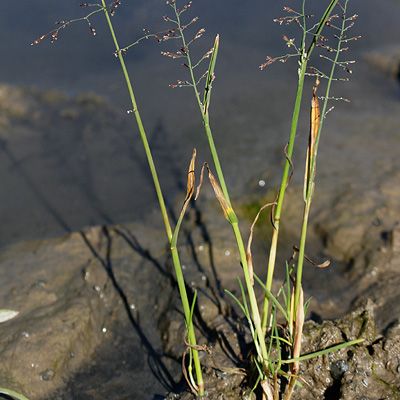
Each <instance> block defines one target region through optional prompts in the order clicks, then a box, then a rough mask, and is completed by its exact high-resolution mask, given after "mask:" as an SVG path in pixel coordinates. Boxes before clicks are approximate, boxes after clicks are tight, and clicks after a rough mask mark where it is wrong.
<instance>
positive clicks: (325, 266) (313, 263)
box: [292, 246, 331, 269]
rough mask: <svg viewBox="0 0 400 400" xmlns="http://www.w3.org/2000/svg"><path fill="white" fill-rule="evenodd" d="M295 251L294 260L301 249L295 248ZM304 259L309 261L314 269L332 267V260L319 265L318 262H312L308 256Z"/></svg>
mask: <svg viewBox="0 0 400 400" xmlns="http://www.w3.org/2000/svg"><path fill="white" fill-rule="evenodd" d="M293 250H294V254H293V256H292V258H293V259H294V256H295V254H296V253H298V252H299V248H298V247H297V246H293ZM304 259H305V260H307V261H308V262H309V263H310V264H311V265H313V266H314V267H317V268H320V269H325V268H328V267H330V265H331V260H325V261H324V262H322V263H319V264H318V263H317V262H315V261H314V260H312V259H311V258H310V257H308V256H307V255H306V254H305V255H304Z"/></svg>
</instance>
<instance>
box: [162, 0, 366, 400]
mask: <svg viewBox="0 0 400 400" xmlns="http://www.w3.org/2000/svg"><path fill="white" fill-rule="evenodd" d="M167 4H168V5H169V6H170V7H171V8H172V10H173V13H172V16H168V17H165V19H166V20H167V21H168V22H170V23H172V24H173V29H172V30H171V31H170V32H172V33H171V36H172V37H174V38H175V39H178V41H180V42H181V43H180V48H179V50H178V51H176V52H163V54H164V55H165V56H167V57H170V58H172V59H183V60H184V61H185V62H184V66H185V67H186V69H187V70H188V79H187V80H180V81H178V82H177V83H176V84H173V85H172V87H190V88H191V89H192V90H193V93H194V97H195V99H196V103H197V105H198V109H199V112H200V117H201V119H202V121H203V125H204V132H205V134H206V137H207V140H208V144H209V149H210V152H211V156H212V159H213V164H214V168H215V170H216V174H217V178H218V179H216V178H215V177H214V176H213V175H212V173H211V171H210V168H208V173H209V180H210V182H211V185H212V187H213V189H214V192H215V195H216V197H217V199H218V201H219V203H220V205H221V207H222V210H223V213H224V216H225V218H226V219H227V220H228V222H229V223H230V224H231V226H232V230H233V233H234V236H235V239H236V244H237V248H238V251H239V255H240V262H241V266H242V269H243V275H244V285H243V284H242V282H241V281H240V280H239V287H240V292H241V300H240V299H238V298H237V297H235V296H234V295H233V294H232V293H230V292H228V294H229V295H230V296H231V297H232V298H233V299H234V301H235V303H236V304H237V305H238V306H239V308H240V309H241V310H242V312H243V313H244V315H245V316H246V319H247V321H248V324H249V328H250V331H251V333H252V336H253V340H254V346H255V349H256V354H257V356H256V357H255V364H256V368H257V370H258V372H259V378H258V381H259V382H260V384H261V387H262V390H263V392H264V395H265V396H266V397H267V399H278V398H279V393H281V394H282V395H283V394H284V398H285V399H287V400H289V399H290V398H291V397H292V393H293V390H294V387H295V384H296V382H297V377H298V372H299V362H300V361H301V360H303V359H304V358H302V357H301V338H302V330H303V324H304V318H305V315H306V308H307V307H306V306H307V305H305V304H304V294H303V290H302V272H303V264H304V259H305V244H306V237H307V229H308V218H309V212H310V208H311V202H312V199H313V194H314V186H315V175H316V165H317V153H318V146H319V139H320V135H321V131H322V127H323V125H324V121H325V118H326V115H327V114H328V112H329V111H330V110H331V109H328V102H329V101H330V100H333V99H335V98H333V97H331V96H330V90H331V85H332V82H333V81H334V80H336V79H340V80H346V79H347V78H336V74H335V70H336V68H337V67H340V68H343V69H345V70H346V71H347V72H351V71H350V70H349V68H348V66H349V64H351V63H352V62H353V61H341V60H340V55H341V53H342V52H343V51H345V50H346V48H345V47H344V46H343V44H344V43H348V42H349V41H351V40H356V39H358V37H348V36H347V31H348V30H349V29H350V28H351V27H352V25H353V24H354V20H355V18H356V16H352V17H347V6H348V0H345V1H344V2H343V3H340V2H339V1H338V0H331V1H330V3H329V4H328V6H327V8H326V9H325V11H324V13H323V15H322V16H321V18H320V19H319V21H318V22H316V23H314V24H312V25H311V26H309V25H308V19H309V18H310V16H309V15H307V14H306V0H303V1H302V7H301V11H299V12H297V11H295V10H293V9H291V8H289V7H285V8H284V9H285V11H286V12H287V15H286V16H284V17H282V18H278V19H276V20H275V22H278V23H279V24H281V25H282V24H290V23H296V24H298V25H299V26H300V28H301V31H302V37H301V42H300V44H299V45H297V44H296V41H295V39H289V38H288V37H287V36H284V40H285V41H286V44H287V46H288V47H289V48H291V49H294V52H293V53H289V54H285V55H283V56H279V57H267V59H266V61H265V62H264V63H263V64H262V65H261V66H260V69H265V68H266V67H267V66H269V65H271V64H272V63H274V62H276V61H280V62H286V61H287V60H288V59H290V58H292V57H295V58H297V60H298V64H299V68H298V84H297V91H296V98H295V104H294V108H293V114H292V122H291V129H290V134H289V140H288V144H287V146H286V147H285V157H286V162H285V165H284V168H283V173H282V179H281V185H280V189H279V192H278V195H277V197H276V201H275V202H273V203H270V204H266V205H264V206H263V207H261V209H260V211H259V213H258V214H257V216H256V219H255V221H254V223H253V225H252V227H251V232H250V237H249V240H248V244H247V248H245V246H244V241H243V238H242V234H241V231H240V229H239V221H238V218H237V216H236V214H235V212H234V209H233V206H232V203H231V200H230V196H229V192H228V188H227V184H226V181H225V178H224V174H223V171H222V167H221V163H220V160H219V156H218V152H217V149H216V146H215V143H214V136H213V133H212V130H211V125H210V111H209V110H210V108H209V105H210V98H211V89H212V84H213V81H214V70H215V66H216V59H217V55H218V48H219V36H217V37H216V39H215V41H214V45H213V47H212V48H211V50H210V51H208V52H206V53H205V54H204V55H202V56H200V57H199V58H198V59H197V60H193V56H192V53H191V50H192V49H191V46H192V45H193V43H194V42H195V41H196V40H197V39H199V38H200V37H201V36H202V35H203V34H204V32H205V30H204V29H203V28H201V29H200V30H197V32H196V33H194V34H192V39H190V40H188V39H186V34H187V32H186V31H187V28H188V27H190V26H192V24H193V23H194V22H196V21H197V18H194V19H192V20H189V22H182V14H183V13H184V12H186V11H187V10H188V8H189V7H190V5H191V4H192V3H191V2H189V3H188V4H187V5H185V6H183V7H181V8H178V6H177V1H176V0H170V1H168V2H167ZM335 9H339V13H340V15H338V14H333V11H334V10H335ZM335 20H339V21H341V23H340V24H339V26H336V25H335ZM327 26H329V27H331V29H333V30H335V35H334V37H335V38H336V39H337V45H336V47H331V46H329V45H328V44H327V39H326V37H324V36H322V33H323V31H324V29H326V27H327ZM310 37H311V39H309V38H310ZM161 41H162V39H161ZM317 47H320V48H322V49H324V50H327V51H328V53H329V54H333V58H330V57H328V56H325V55H324V54H320V57H321V58H324V59H325V60H328V61H329V62H330V63H331V69H330V71H329V73H328V74H325V73H323V72H322V71H320V70H318V69H316V68H312V67H311V68H310V66H309V64H310V60H311V58H312V56H313V54H314V51H315V49H316V48H317ZM207 58H210V63H209V68H208V71H206V72H205V73H202V72H200V73H197V72H198V68H199V66H201V65H202V63H203V61H204V60H205V59H207ZM308 75H312V76H316V83H315V86H314V89H313V94H312V107H311V121H310V138H309V145H308V149H307V157H306V170H305V174H304V210H303V223H302V227H301V234H300V244H299V249H298V253H299V254H298V262H297V265H296V266H295V267H291V266H287V279H286V283H285V285H286V287H285V290H283V288H282V290H281V291H280V292H279V293H278V296H274V295H273V294H272V282H273V278H274V271H275V264H276V255H277V246H278V238H279V228H280V221H281V217H282V207H283V203H284V198H285V193H286V189H287V186H288V184H289V181H290V177H291V173H292V169H293V163H292V161H291V160H292V157H293V152H294V145H295V139H296V134H297V129H298V121H299V116H300V110H301V103H302V99H303V89H304V82H305V78H306V76H308ZM203 79H204V80H205V85H204V89H203V96H201V92H200V90H199V87H200V84H201V82H202V80H203ZM322 79H326V80H327V84H326V88H325V94H324V96H322V100H323V107H322V112H321V110H320V108H319V100H318V97H317V89H318V86H319V84H320V80H322ZM267 207H272V226H273V233H272V239H271V245H270V252H269V258H268V267H267V279H266V283H265V284H263V283H262V281H261V280H260V279H259V278H258V277H257V276H256V275H255V274H254V271H253V261H252V255H251V241H252V237H253V228H254V225H255V223H256V221H257V219H258V217H259V215H260V213H261V212H262V211H263V210H264V209H265V208H267ZM327 265H328V264H327V263H325V265H323V266H324V267H326V266H327ZM293 274H295V278H292V275H293ZM255 280H256V281H257V282H258V283H259V284H260V286H261V287H262V290H263V291H264V293H265V298H264V304H263V307H262V313H261V312H260V309H259V305H258V303H257V299H256V294H255V289H254V281H255ZM292 280H293V281H294V284H292ZM280 296H281V297H283V299H282V300H280V299H279V297H280ZM278 314H280V317H283V318H284V320H285V321H286V328H285V329H284V330H283V331H282V329H281V328H278V324H277V321H278ZM261 316H262V318H261ZM267 335H268V336H269V337H266V336H267ZM267 342H269V345H268V346H267ZM359 342H360V340H356V341H352V342H347V343H343V344H340V345H338V346H337V348H335V349H332V348H331V349H326V350H322V353H321V352H317V353H314V354H313V355H308V356H307V357H308V358H311V357H313V356H315V357H316V356H318V355H321V354H325V353H324V352H330V351H334V350H337V349H339V348H343V347H346V346H350V345H354V344H355V343H359ZM284 353H288V354H289V355H290V359H286V360H285V359H283V356H282V355H283V354H284ZM273 354H278V356H277V358H276V356H273ZM287 365H289V368H287ZM281 378H285V380H286V381H285V382H286V383H285V382H284V381H282V382H279V380H280V379H281ZM285 388H286V389H285Z"/></svg>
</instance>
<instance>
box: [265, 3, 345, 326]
mask: <svg viewBox="0 0 400 400" xmlns="http://www.w3.org/2000/svg"><path fill="white" fill-rule="evenodd" d="M337 2H338V0H331V2H330V4H329V5H328V7H327V8H326V10H325V13H324V14H323V16H322V18H321V20H320V21H319V25H318V28H317V30H316V31H315V33H314V38H313V40H312V42H311V44H310V46H309V48H308V50H307V51H305V41H306V27H305V19H303V39H302V54H301V56H300V57H301V59H300V64H301V65H300V70H299V78H298V84H297V92H296V100H295V104H294V108H293V115H292V122H291V127H290V135H289V142H288V145H287V150H286V162H285V165H284V168H283V174H282V179H281V184H280V188H279V194H278V199H277V206H276V208H275V213H274V227H273V231H272V238H271V246H270V252H269V258H268V270H267V280H266V288H267V290H269V291H271V288H272V281H273V277H274V271H275V264H276V255H277V246H278V238H279V227H280V221H281V214H282V207H283V203H284V199H285V193H286V188H287V185H288V180H289V172H290V169H291V166H292V156H293V149H294V144H295V140H296V134H297V127H298V121H299V115H300V109H301V103H302V99H303V88H304V79H305V73H306V71H307V64H308V61H309V59H310V57H311V55H312V53H313V51H314V49H315V46H316V44H317V42H318V39H319V37H320V36H321V33H322V30H323V29H324V27H325V23H326V21H327V20H328V18H329V16H330V15H331V13H332V11H333V9H334V8H335V6H336V4H337ZM304 4H305V3H304V1H303V10H302V11H303V16H304V17H303V18H305V9H304ZM268 309H269V300H268V297H266V296H265V297H264V306H263V314H262V327H263V330H264V332H265V331H266V329H267V323H268Z"/></svg>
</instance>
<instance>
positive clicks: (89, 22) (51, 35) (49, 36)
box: [31, 0, 121, 46]
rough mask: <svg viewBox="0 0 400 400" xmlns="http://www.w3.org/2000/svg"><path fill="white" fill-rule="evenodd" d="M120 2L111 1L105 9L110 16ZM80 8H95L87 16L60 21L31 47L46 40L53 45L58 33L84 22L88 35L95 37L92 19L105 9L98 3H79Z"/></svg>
mask: <svg viewBox="0 0 400 400" xmlns="http://www.w3.org/2000/svg"><path fill="white" fill-rule="evenodd" d="M120 4H121V0H113V1H112V2H111V3H110V4H109V5H108V6H107V7H106V8H107V9H108V10H109V13H110V15H111V16H113V15H115V12H116V9H117V8H118V7H119V6H120ZM80 7H81V8H95V10H94V11H92V12H90V13H88V14H87V15H85V16H83V17H79V18H74V19H69V20H60V21H57V22H56V23H55V25H56V27H55V28H54V29H52V30H51V31H49V32H47V33H45V34H43V35H40V36H39V37H38V38H36V39H35V40H34V41H33V42H32V43H31V46H35V45H38V44H40V43H42V42H43V41H45V40H46V39H49V40H50V43H52V44H53V43H55V42H56V41H57V40H58V38H59V35H60V32H61V31H62V30H63V29H65V28H67V27H68V26H69V25H72V24H75V23H78V22H85V23H86V24H87V26H88V28H89V33H90V34H91V35H92V36H96V33H97V32H96V28H95V27H94V26H93V24H92V20H91V19H92V17H93V16H95V15H96V14H98V13H100V12H103V11H104V9H105V7H103V5H102V4H100V3H81V4H80Z"/></svg>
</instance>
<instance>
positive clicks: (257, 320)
mask: <svg viewBox="0 0 400 400" xmlns="http://www.w3.org/2000/svg"><path fill="white" fill-rule="evenodd" d="M173 8H174V11H175V16H176V21H177V26H178V30H179V34H180V37H181V39H182V47H183V48H184V49H185V53H186V59H187V66H188V69H189V74H190V80H191V83H192V86H193V90H194V94H195V98H196V102H197V104H198V107H199V110H200V114H201V117H202V120H203V125H204V131H205V133H206V136H207V140H208V144H209V148H210V152H211V155H212V159H213V163H214V166H215V170H216V173H217V177H218V180H219V184H220V185H221V190H222V193H223V195H224V197H225V200H226V201H227V203H228V205H229V206H230V207H231V211H230V214H231V216H232V218H228V221H229V223H230V224H231V226H232V230H233V233H234V235H235V239H236V243H237V247H238V250H239V255H240V262H241V264H242V268H243V273H244V277H245V283H246V289H247V293H248V296H249V302H250V309H251V313H252V319H253V324H254V329H255V331H256V335H257V341H258V347H259V349H260V352H261V354H260V357H261V362H262V364H263V368H264V370H266V369H267V360H268V352H267V348H266V344H265V334H264V332H263V330H262V327H261V317H260V312H259V308H258V304H257V299H256V295H255V292H254V288H253V285H252V283H251V279H250V272H249V267H248V263H247V258H246V251H245V247H244V244H243V237H242V234H241V232H240V229H239V224H238V220H237V216H236V215H235V213H234V211H233V209H232V205H231V201H230V197H229V192H228V188H227V185H226V183H225V177H224V174H223V172H222V167H221V163H220V161H219V156H218V152H217V149H216V146H215V142H214V137H213V134H212V131H211V127H210V121H209V114H208V107H205V105H204V104H203V103H202V101H201V99H200V93H199V90H198V87H197V81H196V78H195V75H194V69H193V63H192V59H191V56H190V50H189V48H188V46H187V43H186V39H185V36H184V32H183V30H182V24H181V20H180V15H179V13H178V12H177V8H176V3H174V4H173ZM255 340H256V338H255ZM264 372H265V371H264Z"/></svg>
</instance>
